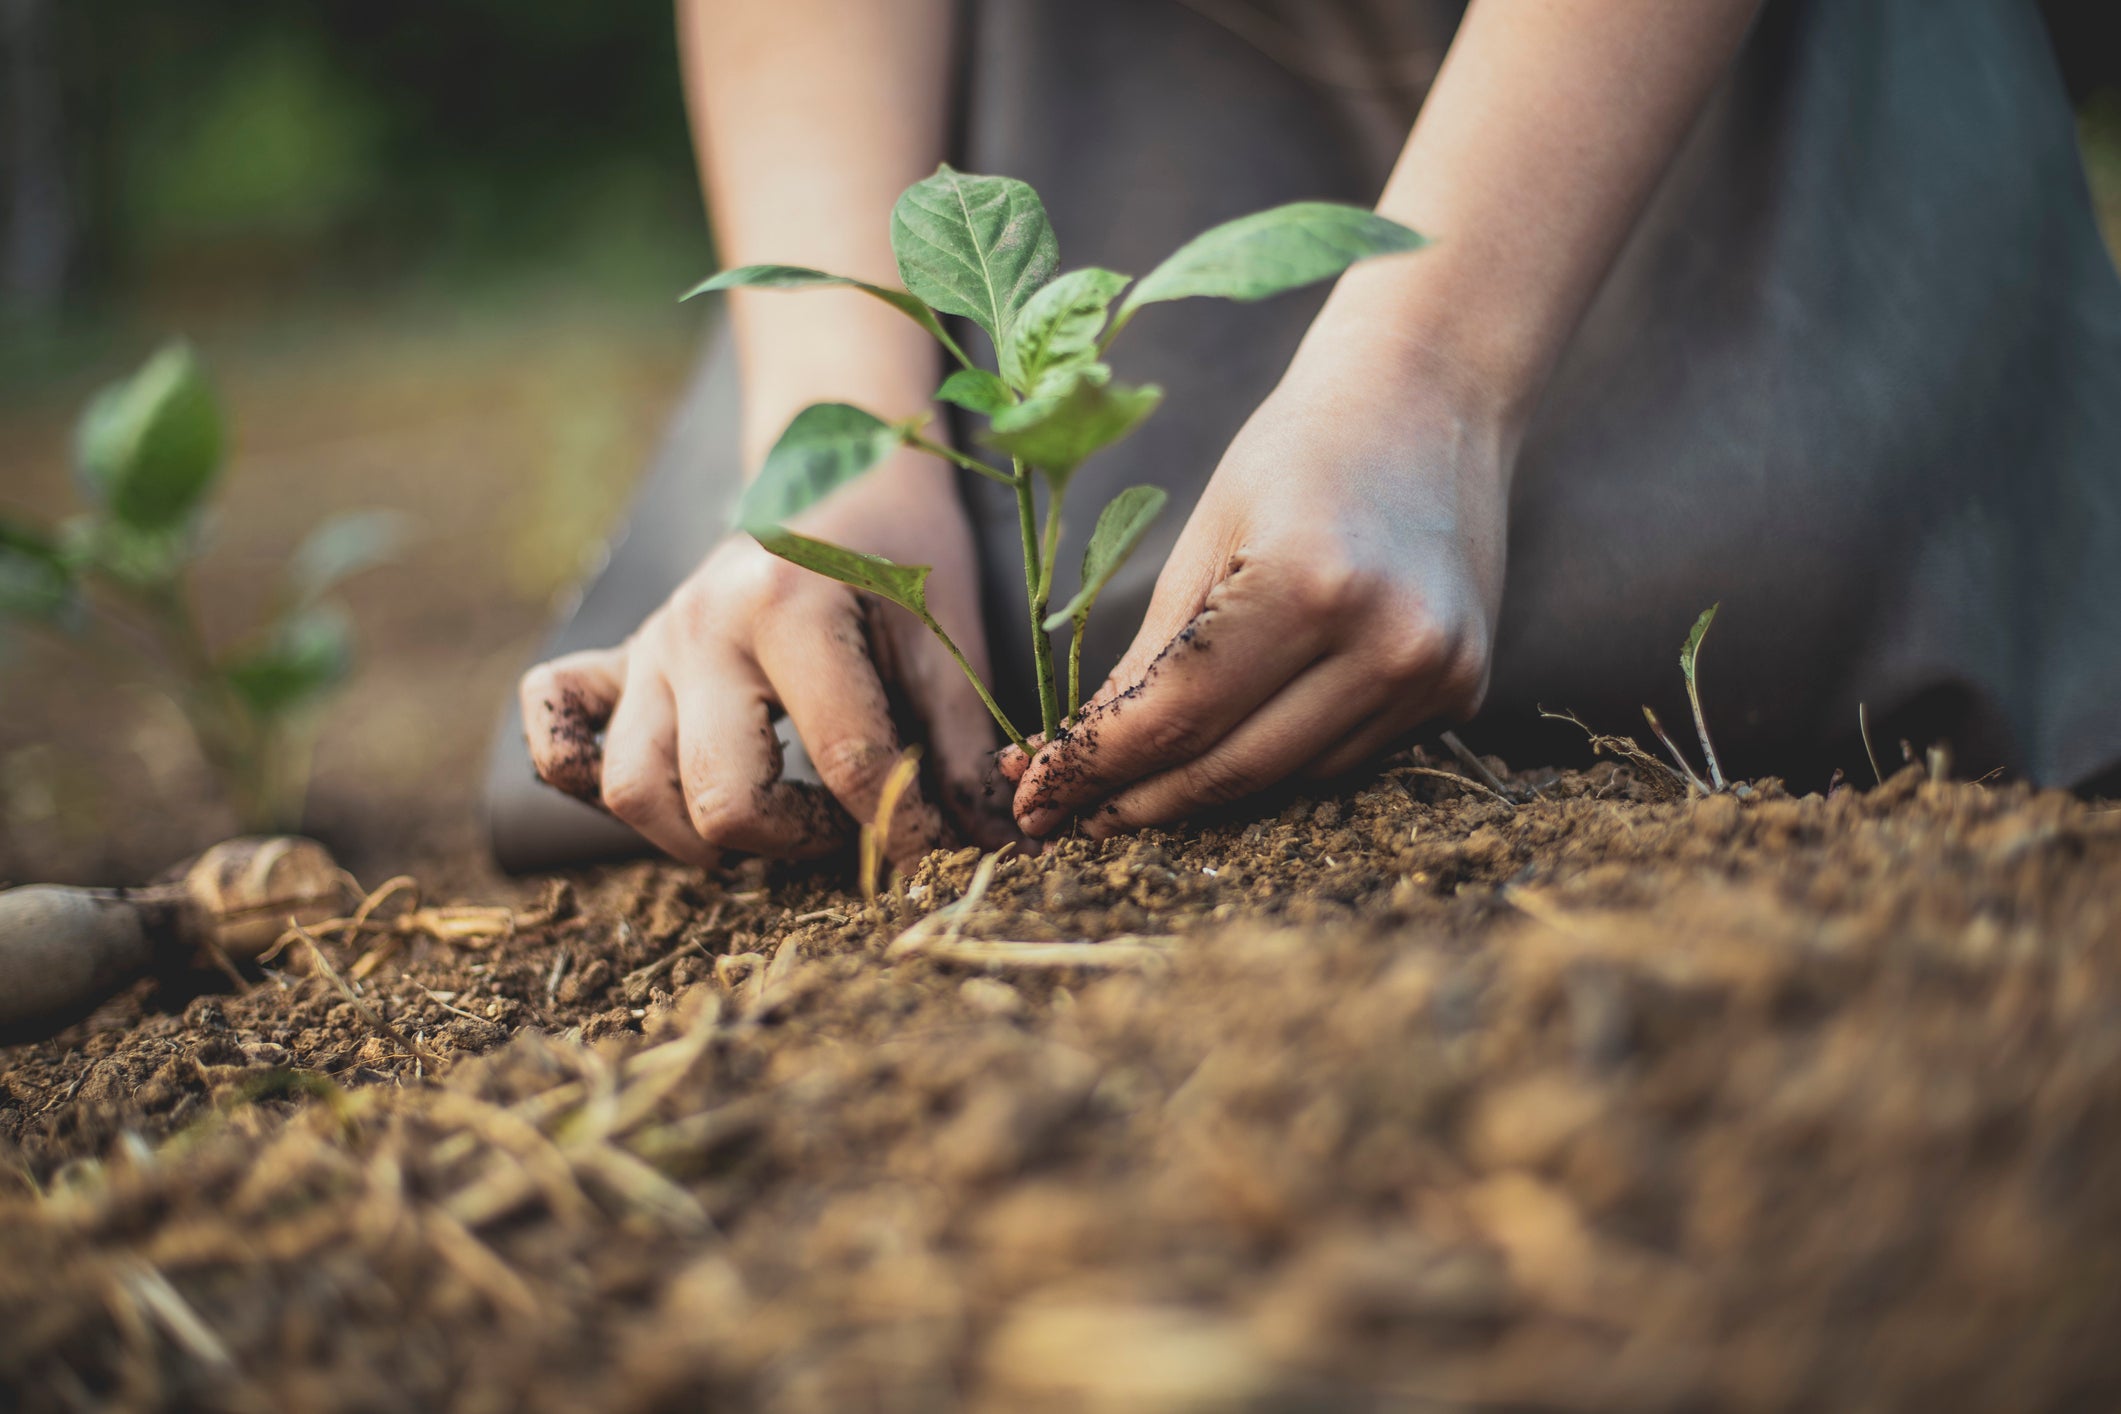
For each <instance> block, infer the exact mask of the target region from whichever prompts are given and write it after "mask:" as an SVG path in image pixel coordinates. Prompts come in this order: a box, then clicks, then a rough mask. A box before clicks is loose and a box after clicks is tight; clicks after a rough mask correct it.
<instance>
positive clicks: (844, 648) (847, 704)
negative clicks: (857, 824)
mask: <svg viewBox="0 0 2121 1414" xmlns="http://www.w3.org/2000/svg"><path fill="white" fill-rule="evenodd" d="M881 640H882V633H881V631H880V628H879V627H878V626H876V625H875V624H874V622H873V621H872V620H871V619H870V618H869V616H868V615H866V614H865V612H864V611H863V609H862V606H861V605H860V603H859V602H858V601H857V600H856V599H855V598H854V597H853V596H852V595H849V594H846V593H844V592H842V591H837V590H835V591H832V592H829V593H827V594H822V595H820V596H818V597H817V598H816V599H810V598H807V597H806V598H805V599H804V600H803V601H801V602H799V603H796V604H791V605H788V606H787V607H786V608H785V609H784V610H783V611H782V612H779V613H776V614H775V615H773V616H772V618H771V619H770V621H768V622H767V623H765V624H763V625H761V628H760V631H759V633H758V636H757V640H756V642H755V643H754V645H753V648H752V652H753V655H754V657H755V658H756V660H757V662H758V666H759V669H760V670H761V671H762V672H763V673H764V675H765V679H766V683H767V686H768V690H769V691H770V692H771V693H772V695H773V698H774V700H775V701H777V702H779V703H780V705H781V709H782V710H783V711H785V712H786V713H787V714H788V720H789V721H790V723H792V724H793V725H794V727H795V732H796V735H797V736H798V737H800V738H801V739H802V742H803V748H804V750H805V751H807V752H808V753H809V755H810V762H811V764H812V765H813V766H815V767H816V768H817V773H818V777H819V779H821V780H822V781H823V782H824V783H825V788H826V789H827V790H828V791H830V792H831V793H832V795H833V796H834V798H836V799H837V800H838V801H839V803H840V806H841V807H842V808H843V809H844V810H845V811H846V812H847V813H848V814H849V815H850V816H852V817H853V818H854V819H856V820H859V821H863V822H865V823H866V822H873V821H875V820H876V817H877V814H878V811H879V810H880V808H881V807H882V804H883V797H884V790H885V787H886V785H887V783H888V782H889V781H890V779H891V774H892V768H893V767H894V766H896V765H897V764H898V760H899V757H900V755H901V754H902V753H903V750H904V748H903V747H902V745H901V743H900V738H899V729H898V724H897V722H896V721H895V720H894V719H893V713H892V704H891V697H890V694H889V693H888V692H887V691H886V690H885V685H884V676H883V673H882V672H880V671H879V668H878V663H877V658H878V655H879V646H880V643H881ZM893 666H895V665H893ZM942 838H943V822H942V815H941V813H940V812H939V811H938V810H937V809H936V807H935V804H934V802H933V801H931V800H930V799H929V798H928V793H927V792H926V791H925V790H924V789H922V787H921V783H920V781H919V780H918V778H916V779H915V780H914V781H912V782H911V783H909V784H908V785H907V786H906V787H905V789H904V790H903V791H902V792H901V793H900V794H899V796H898V800H897V804H896V805H895V806H894V807H893V809H892V813H891V820H890V822H889V842H890V853H891V855H892V857H893V859H894V861H896V862H900V863H905V864H910V863H911V862H912V861H913V860H915V859H918V858H919V857H920V856H921V855H922V854H925V853H926V852H927V851H929V850H930V849H933V848H935V847H936V845H938V844H940V843H941V842H942Z"/></svg>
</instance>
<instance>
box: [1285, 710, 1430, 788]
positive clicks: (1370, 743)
mask: <svg viewBox="0 0 2121 1414" xmlns="http://www.w3.org/2000/svg"><path fill="white" fill-rule="evenodd" d="M1425 720H1427V719H1426V718H1424V717H1422V716H1420V715H1418V714H1414V713H1409V712H1405V711H1402V710H1400V709H1398V708H1397V707H1390V708H1386V709H1385V710H1383V711H1380V712H1373V713H1371V714H1370V716H1369V717H1368V718H1366V719H1365V720H1363V721H1360V722H1357V723H1356V724H1355V726H1354V727H1353V729H1351V730H1350V731H1349V732H1348V734H1347V735H1346V736H1344V737H1343V738H1341V740H1340V741H1339V742H1337V743H1335V744H1334V745H1333V746H1330V747H1328V748H1327V749H1326V750H1324V751H1322V752H1320V753H1319V754H1318V756H1317V758H1316V759H1314V760H1313V761H1312V762H1311V763H1310V764H1309V765H1307V766H1305V767H1304V768H1303V769H1302V771H1300V772H1299V773H1298V774H1300V775H1304V776H1308V777H1310V778H1311V779H1313V780H1331V779H1332V778H1334V777H1335V776H1345V775H1347V774H1348V773H1349V772H1351V771H1355V770H1359V769H1361V768H1362V767H1364V766H1367V765H1369V764H1371V763H1372V762H1374V761H1376V760H1377V759H1378V758H1379V757H1382V756H1384V755H1385V754H1386V753H1388V752H1390V751H1391V750H1392V748H1393V747H1395V746H1397V745H1398V744H1399V743H1400V742H1402V741H1404V740H1405V739H1406V738H1407V736H1408V735H1409V734H1411V733H1412V732H1413V730H1414V729H1415V728H1416V727H1418V726H1420V725H1421V723H1422V722H1423V721H1425Z"/></svg>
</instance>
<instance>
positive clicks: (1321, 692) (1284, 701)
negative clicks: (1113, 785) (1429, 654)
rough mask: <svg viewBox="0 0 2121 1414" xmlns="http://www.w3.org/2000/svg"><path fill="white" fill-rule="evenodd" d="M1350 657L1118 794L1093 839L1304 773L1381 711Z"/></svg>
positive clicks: (1099, 817)
mask: <svg viewBox="0 0 2121 1414" xmlns="http://www.w3.org/2000/svg"><path fill="white" fill-rule="evenodd" d="M1358 676H1359V675H1358V674H1357V673H1355V672H1352V671H1351V670H1350V669H1349V667H1348V666H1346V665H1345V660H1341V661H1340V662H1338V663H1334V664H1329V665H1327V666H1325V667H1321V668H1319V669H1317V670H1314V671H1312V672H1309V673H1305V674H1304V675H1303V676H1301V677H1299V678H1298V679H1297V680H1296V681H1295V682H1292V683H1290V684H1289V685H1288V686H1286V687H1284V688H1283V689H1282V690H1281V691H1280V692H1278V693H1276V694H1275V695H1274V696H1273V698H1271V699H1270V700H1269V701H1268V702H1267V703H1266V704H1265V705H1264V706H1262V707H1261V708H1260V709H1259V710H1258V711H1256V712H1254V713H1253V714H1252V715H1251V716H1249V717H1247V718H1245V720H1244V721H1242V722H1240V723H1238V725H1237V726H1236V727H1234V728H1233V729H1232V730H1231V731H1230V732H1229V734H1228V735H1227V736H1225V737H1223V738H1222V740H1220V741H1219V742H1217V743H1216V744H1215V745H1214V746H1213V747H1212V748H1210V749H1209V750H1207V751H1205V752H1203V753H1201V754H1200V755H1199V756H1197V757H1195V758H1193V759H1192V760H1190V761H1188V762H1186V763H1185V764H1183V765H1181V766H1177V767H1174V768H1173V769H1171V770H1169V771H1164V772H1161V773H1160V774H1158V775H1155V776H1151V777H1150V778H1149V779H1147V780H1145V781H1142V782H1139V783H1138V784H1135V785H1133V786H1130V787H1128V788H1127V789H1126V790H1123V791H1120V792H1118V793H1116V794H1114V795H1113V796H1112V797H1111V798H1110V799H1108V800H1106V801H1105V802H1104V803H1103V804H1101V805H1099V806H1098V807H1097V808H1096V809H1095V810H1094V811H1090V812H1087V813H1086V814H1085V816H1084V818H1083V830H1084V832H1085V833H1086V834H1088V835H1089V836H1090V838H1092V839H1105V838H1107V837H1109V836H1112V835H1115V834H1120V833H1123V832H1125V831H1128V830H1138V829H1143V828H1146V827H1147V826H1150V825H1164V824H1169V823H1171V822H1172V821H1175V820H1182V819H1184V818H1186V817H1187V816H1189V815H1192V814H1195V813H1197V812H1199V811H1202V810H1208V809H1213V808H1216V807H1218V806H1224V805H1229V804H1232V803H1234V802H1236V801H1239V800H1242V799H1244V798H1245V797H1247V796H1250V795H1256V794H1257V793H1259V792H1260V791H1263V790H1266V789H1267V788H1268V787H1270V786H1273V785H1276V784H1278V783H1279V782H1281V781H1283V780H1286V779H1287V778H1288V777H1290V776H1292V775H1294V774H1296V773H1297V772H1298V771H1300V770H1302V769H1303V767H1304V765H1305V764H1306V763H1307V762H1309V761H1311V760H1313V759H1315V758H1316V757H1317V755H1318V744H1319V742H1320V741H1333V740H1336V739H1338V738H1341V737H1343V736H1344V735H1345V734H1346V733H1347V732H1348V731H1350V730H1351V729H1353V728H1355V727H1356V726H1358V725H1359V724H1361V723H1363V722H1364V721H1366V720H1367V719H1368V718H1369V717H1370V716H1371V714H1372V712H1373V710H1374V708H1373V707H1372V705H1371V696H1372V694H1370V693H1366V692H1365V691H1364V690H1363V687H1362V684H1361V683H1360V681H1358V680H1356V679H1357V678H1358Z"/></svg>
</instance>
